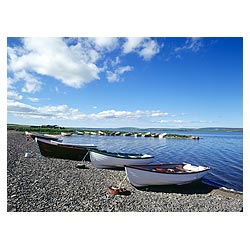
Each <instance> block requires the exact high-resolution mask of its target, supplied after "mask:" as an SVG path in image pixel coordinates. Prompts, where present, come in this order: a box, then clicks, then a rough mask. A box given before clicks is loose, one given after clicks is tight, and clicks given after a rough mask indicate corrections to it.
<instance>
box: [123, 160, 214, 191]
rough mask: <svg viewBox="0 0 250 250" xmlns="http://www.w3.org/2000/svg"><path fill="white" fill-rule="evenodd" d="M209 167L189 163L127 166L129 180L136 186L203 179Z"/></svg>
mask: <svg viewBox="0 0 250 250" xmlns="http://www.w3.org/2000/svg"><path fill="white" fill-rule="evenodd" d="M209 169H210V168H209V167H204V166H193V165H191V164H187V163H181V164H170V163H163V164H149V165H126V166H125V171H126V174H127V178H128V181H129V182H130V183H131V184H132V185H133V186H136V187H143V186H155V185H174V184H175V185H183V184H188V183H191V182H194V181H197V180H199V179H201V178H202V177H203V176H204V175H205V174H207V172H208V170H209Z"/></svg>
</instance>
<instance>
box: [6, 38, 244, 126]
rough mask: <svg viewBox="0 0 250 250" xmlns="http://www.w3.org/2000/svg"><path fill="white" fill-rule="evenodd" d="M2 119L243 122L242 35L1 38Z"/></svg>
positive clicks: (84, 123)
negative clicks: (4, 41) (4, 79)
mask: <svg viewBox="0 0 250 250" xmlns="http://www.w3.org/2000/svg"><path fill="white" fill-rule="evenodd" d="M7 46H8V48H7V51H8V59H7V61H8V65H7V71H8V85H7V88H8V90H7V96H8V97H7V98H8V100H7V111H8V116H7V121H8V123H15V124H27V125H42V124H56V125H59V126H65V127H96V128H98V127H107V128H111V127H139V128H153V127H155V128H202V127H243V100H242V99H243V39H242V38H241V37H231V38H230V37H207V38H205V37H199V38H196V37H194V38H192V37H176V38H175V37H64V38H63V37H53V38H51V37H50V38H45V37H38V38H37V37H24V38H23V37H22V38H20V37H18V38H10V37H9V38H8V39H7Z"/></svg>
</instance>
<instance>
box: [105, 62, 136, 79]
mask: <svg viewBox="0 0 250 250" xmlns="http://www.w3.org/2000/svg"><path fill="white" fill-rule="evenodd" d="M132 70H133V67H132V66H129V65H127V66H120V67H118V68H117V69H115V71H114V72H111V71H107V80H108V82H119V81H120V80H122V78H121V75H123V74H124V73H125V72H128V71H132Z"/></svg>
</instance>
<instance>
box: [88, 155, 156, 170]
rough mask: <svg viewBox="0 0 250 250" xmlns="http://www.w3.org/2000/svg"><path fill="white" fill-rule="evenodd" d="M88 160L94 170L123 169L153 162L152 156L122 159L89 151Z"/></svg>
mask: <svg viewBox="0 0 250 250" xmlns="http://www.w3.org/2000/svg"><path fill="white" fill-rule="evenodd" d="M90 160H91V162H92V164H93V165H94V166H95V167H96V168H124V165H132V164H149V163H151V162H152V161H153V157H152V156H148V157H147V156H146V155H145V158H136V155H135V158H129V159H128V158H124V157H117V156H116V157H115V156H110V155H105V154H102V153H99V152H96V151H90Z"/></svg>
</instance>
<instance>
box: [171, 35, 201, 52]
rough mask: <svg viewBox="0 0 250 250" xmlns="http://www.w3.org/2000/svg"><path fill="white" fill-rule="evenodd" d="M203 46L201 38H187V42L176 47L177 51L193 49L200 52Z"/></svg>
mask: <svg viewBox="0 0 250 250" xmlns="http://www.w3.org/2000/svg"><path fill="white" fill-rule="evenodd" d="M202 46H203V44H202V40H201V38H187V39H186V41H185V44H184V45H183V46H180V47H176V48H175V49H174V51H175V52H180V51H185V50H186V51H187V50H191V51H192V52H198V51H199V50H200V49H201V47H202Z"/></svg>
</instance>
